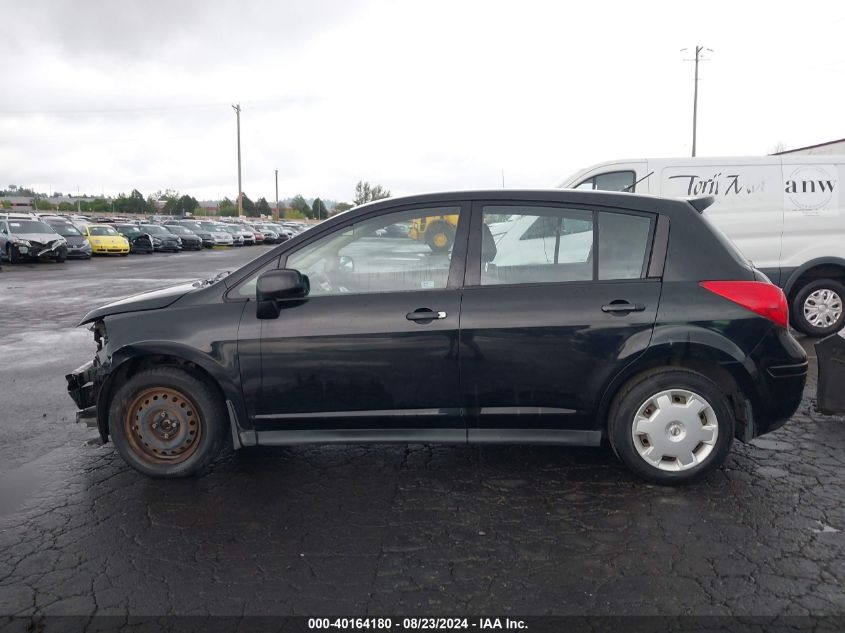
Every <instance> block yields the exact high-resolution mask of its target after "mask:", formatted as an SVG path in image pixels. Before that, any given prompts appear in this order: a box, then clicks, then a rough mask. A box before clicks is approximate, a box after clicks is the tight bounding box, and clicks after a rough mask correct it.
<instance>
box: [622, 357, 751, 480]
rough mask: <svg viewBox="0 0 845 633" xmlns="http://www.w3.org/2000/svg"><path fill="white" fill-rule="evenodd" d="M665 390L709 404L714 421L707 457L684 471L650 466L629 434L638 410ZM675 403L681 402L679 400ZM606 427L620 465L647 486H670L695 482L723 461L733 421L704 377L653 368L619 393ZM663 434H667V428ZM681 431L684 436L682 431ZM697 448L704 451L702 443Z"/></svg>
mask: <svg viewBox="0 0 845 633" xmlns="http://www.w3.org/2000/svg"><path fill="white" fill-rule="evenodd" d="M669 390H684V391H688V392H692V393H693V394H696V395H698V396H699V397H700V398H703V399H704V400H705V401H706V403H707V404H709V405H710V410H711V411H712V412H713V414H714V415H715V418H716V420H715V423H716V427H717V436H716V440H715V442H714V443H713V444H712V448H711V449H710V452H709V454H707V455H706V456H705V457H704V458H703V459H702V461H701V462H700V463H698V464H696V465H694V466H692V467H690V468H688V469H686V470H663V469H661V468H659V467H658V466H655V465H652V463H651V462H649V461H647V460H646V458H645V457H643V456H641V455H640V453H639V452H638V450H637V448H636V447H635V445H634V442H635V441H641V440H635V439H634V432H633V430H634V424H635V420H636V418H637V413H638V412H639V410H640V407H642V406H645V405H646V404H647V403H648V401H649V400H650V399H651V398H652V397H653V396H656V395H657V394H660V393H661V392H664V391H669ZM679 402H681V403H683V401H681V400H679ZM673 403H674V397H673ZM647 411H648V409H646V412H647ZM705 415H709V414H705ZM709 422H712V420H709ZM607 427H608V438H609V439H610V444H611V446H612V447H613V451H614V453H616V456H617V457H618V458H619V459H620V461H622V463H624V464H625V465H626V466H627V467H628V468H630V469H631V470H632V471H633V472H634V473H635V474H636V475H637V476H639V477H641V478H642V479H645V480H646V481H648V482H650V483H655V484H662V485H670V486H671V485H681V484H689V483H693V482H695V481H698V480H700V479H701V478H703V477H705V476H707V475H708V474H709V473H711V472H712V471H713V470H714V469H716V468H718V467H719V466H720V465H721V464H722V463H723V462H724V461H725V458H726V457H727V456H728V453H729V452H730V449H731V444H732V443H733V438H734V428H735V420H734V415H733V411H732V409H731V406H730V403H729V402H728V400H727V398H726V397H725V396H724V395H723V393H722V390H721V389H720V388H719V387H718V386H717V385H716V384H715V383H714V382H713V381H712V380H710V379H709V378H707V377H706V376H704V375H702V374H700V373H698V372H695V371H691V370H688V369H680V368H678V369H657V370H652V371H649V372H644V373H642V374H640V375H638V376H635V377H634V378H633V379H631V380H630V381H628V383H626V384H625V385H624V386H623V387H622V388H621V389H620V390H619V392H618V393H617V394H616V396H615V397H614V399H613V403H612V404H611V407H610V411H609V413H608V420H607ZM682 428H683V426H682ZM666 432H667V434H668V433H669V429H668V427H667V429H666ZM681 432H683V433H684V435H686V432H684V431H683V430H682V431H681ZM699 446H700V448H702V449H705V448H706V447H705V446H704V445H703V444H701V445H699ZM655 448H658V447H657V446H655ZM693 452H695V449H693ZM660 463H661V464H665V466H664V467H667V468H669V467H672V462H671V460H670V461H668V462H660ZM676 465H677V462H676Z"/></svg>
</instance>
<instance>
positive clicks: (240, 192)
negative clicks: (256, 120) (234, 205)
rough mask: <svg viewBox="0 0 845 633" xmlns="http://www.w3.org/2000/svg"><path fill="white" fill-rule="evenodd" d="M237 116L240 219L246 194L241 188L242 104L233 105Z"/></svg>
mask: <svg viewBox="0 0 845 633" xmlns="http://www.w3.org/2000/svg"><path fill="white" fill-rule="evenodd" d="M232 109H233V110H234V111H235V116H236V117H237V119H238V217H241V216H242V215H243V214H244V192H243V187H242V186H241V104H240V103H239V104H237V105H233V106H232Z"/></svg>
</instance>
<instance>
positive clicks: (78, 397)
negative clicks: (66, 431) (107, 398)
mask: <svg viewBox="0 0 845 633" xmlns="http://www.w3.org/2000/svg"><path fill="white" fill-rule="evenodd" d="M101 377H102V370H101V368H100V366H99V365H97V364H95V363H94V361H88V362H87V363H85V364H84V365H82V366H81V367H77V368H76V369H75V370H74V371H72V372H71V373H69V374H67V375H66V376H65V379H66V380H67V391H68V394H69V395H70V397H71V398H73V401H74V402H75V403H76V406H77V407H78V411H77V412H76V421H77V422H84V423H85V424H86V425H87V426H97V396H98V395H99V390H100V383H101Z"/></svg>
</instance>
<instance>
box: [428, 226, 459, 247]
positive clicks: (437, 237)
mask: <svg viewBox="0 0 845 633" xmlns="http://www.w3.org/2000/svg"><path fill="white" fill-rule="evenodd" d="M454 241H455V230H454V229H453V228H452V227H451V226H450V225H449V224H448V223H447V222H435V223H433V224H429V225H428V227H426V230H425V243H426V244H428V247H429V248H430V249H431V250H432V251H434V252H435V253H445V252H447V251H448V250H449V249H450V248H452V243H453V242H454Z"/></svg>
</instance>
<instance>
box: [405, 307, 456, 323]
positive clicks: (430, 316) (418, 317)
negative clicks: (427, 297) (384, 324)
mask: <svg viewBox="0 0 845 633" xmlns="http://www.w3.org/2000/svg"><path fill="white" fill-rule="evenodd" d="M405 318H406V319H408V320H409V321H434V320H435V319H445V318H446V313H445V312H443V311H442V310H441V311H438V312H435V311H434V310H429V309H428V308H420V309H419V310H414V311H413V312H409V313H408V314H406V315H405Z"/></svg>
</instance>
